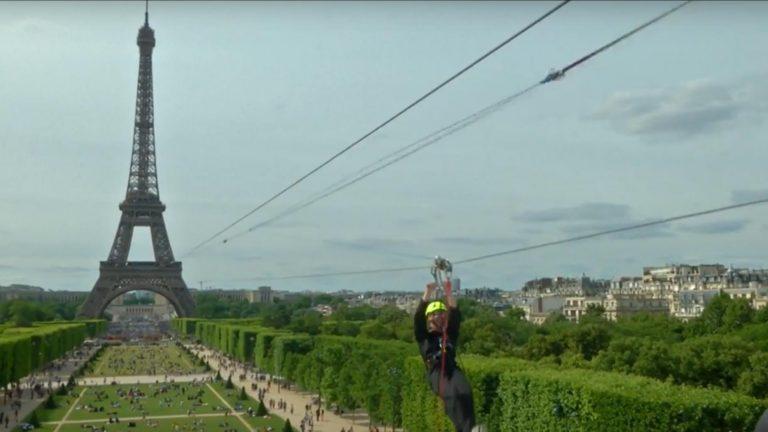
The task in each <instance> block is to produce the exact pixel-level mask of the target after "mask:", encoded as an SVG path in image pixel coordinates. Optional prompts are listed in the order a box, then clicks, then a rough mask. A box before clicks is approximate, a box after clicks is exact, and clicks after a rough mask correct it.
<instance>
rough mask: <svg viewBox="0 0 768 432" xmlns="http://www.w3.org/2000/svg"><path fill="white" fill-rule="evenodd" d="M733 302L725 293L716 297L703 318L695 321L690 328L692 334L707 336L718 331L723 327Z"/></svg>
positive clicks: (703, 313)
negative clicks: (725, 316) (724, 319)
mask: <svg viewBox="0 0 768 432" xmlns="http://www.w3.org/2000/svg"><path fill="white" fill-rule="evenodd" d="M731 301H732V300H731V298H730V297H729V296H728V294H725V293H720V294H718V295H716V296H714V297H713V298H712V300H710V302H709V304H708V305H707V306H706V307H705V308H704V311H703V312H702V313H701V316H700V317H698V318H696V319H695V320H694V322H693V323H692V325H691V326H690V332H691V333H693V334H694V335H705V334H710V333H715V332H716V331H718V330H719V329H720V327H722V326H723V316H724V315H725V311H726V309H728V305H729V304H730V303H731Z"/></svg>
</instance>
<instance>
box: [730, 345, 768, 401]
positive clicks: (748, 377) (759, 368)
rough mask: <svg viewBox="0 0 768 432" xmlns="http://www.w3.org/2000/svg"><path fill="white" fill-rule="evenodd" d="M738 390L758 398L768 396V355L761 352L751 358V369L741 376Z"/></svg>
mask: <svg viewBox="0 0 768 432" xmlns="http://www.w3.org/2000/svg"><path fill="white" fill-rule="evenodd" d="M736 388H737V389H738V391H740V392H741V393H744V394H747V395H750V396H753V397H756V398H760V399H764V398H765V397H766V396H768V353H764V352H759V353H755V354H753V355H752V356H750V357H749V367H748V368H747V369H746V370H745V371H744V372H742V373H741V375H740V376H739V381H738V384H737V387H736Z"/></svg>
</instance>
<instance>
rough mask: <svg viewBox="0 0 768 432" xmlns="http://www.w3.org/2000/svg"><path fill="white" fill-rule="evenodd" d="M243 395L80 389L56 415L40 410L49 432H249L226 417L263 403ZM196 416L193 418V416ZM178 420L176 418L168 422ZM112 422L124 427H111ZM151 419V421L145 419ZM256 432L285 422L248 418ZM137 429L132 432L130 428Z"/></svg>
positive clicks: (216, 388)
mask: <svg viewBox="0 0 768 432" xmlns="http://www.w3.org/2000/svg"><path fill="white" fill-rule="evenodd" d="M238 396H239V391H237V390H228V389H226V388H225V386H224V383H214V384H200V383H197V384H193V383H175V384H142V385H127V384H126V385H106V386H88V387H76V388H75V389H73V390H72V391H71V392H70V394H68V395H66V396H56V397H55V398H56V401H57V404H58V405H59V406H57V407H56V408H55V409H45V408H43V407H41V408H39V409H38V410H37V416H38V419H39V420H40V422H42V423H43V428H42V429H37V430H42V431H44V432H53V431H54V430H55V428H56V426H57V425H56V424H55V423H57V422H61V421H64V423H63V424H62V425H61V427H60V428H59V431H58V432H74V431H80V432H82V431H83V430H87V431H90V430H92V427H93V426H96V427H103V426H105V425H106V427H107V431H109V432H112V431H144V430H152V431H160V432H164V431H218V430H221V431H225V430H229V431H230V432H235V431H241V430H242V431H248V430H249V429H248V428H246V427H245V425H244V424H243V422H242V421H240V420H239V419H238V418H237V417H235V416H234V415H232V414H229V415H228V416H225V412H226V411H228V409H227V405H229V406H231V407H232V408H234V409H235V410H236V411H237V412H238V413H244V412H245V411H246V410H247V409H248V408H249V407H251V408H253V409H254V410H255V409H256V407H257V404H258V403H257V402H256V401H254V400H253V399H251V398H248V399H247V400H244V401H243V400H240V399H239V397H238ZM190 412H191V414H192V416H190V415H189V413H190ZM167 416H178V417H174V418H163V417H167ZM110 417H113V418H114V417H117V418H119V419H120V423H112V424H109V423H108V420H109V418H110ZM142 417H145V418H142ZM242 419H243V421H245V422H246V423H247V424H248V425H249V426H250V427H251V428H254V429H256V430H259V429H260V428H266V427H268V426H271V427H272V428H273V429H275V430H280V428H282V425H283V421H284V420H283V419H281V418H280V417H278V416H274V415H270V416H268V417H266V418H261V417H250V416H248V415H246V414H243V416H242ZM130 422H134V423H135V424H136V425H135V426H134V427H130V426H129V423H130Z"/></svg>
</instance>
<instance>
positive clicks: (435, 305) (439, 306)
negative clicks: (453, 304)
mask: <svg viewBox="0 0 768 432" xmlns="http://www.w3.org/2000/svg"><path fill="white" fill-rule="evenodd" d="M444 310H448V309H446V308H445V303H443V302H441V301H433V302H432V303H430V304H429V305H427V311H426V313H424V316H429V314H431V313H434V312H438V311H444Z"/></svg>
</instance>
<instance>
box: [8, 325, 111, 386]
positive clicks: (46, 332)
mask: <svg viewBox="0 0 768 432" xmlns="http://www.w3.org/2000/svg"><path fill="white" fill-rule="evenodd" d="M106 326H107V324H106V322H105V321H102V320H88V321H72V322H66V323H63V322H47V323H36V324H34V325H33V326H32V327H6V328H4V329H3V331H2V334H0V386H5V385H7V384H8V383H12V382H16V381H18V380H19V379H21V378H23V377H25V376H27V375H29V374H30V373H32V372H33V371H36V370H38V369H40V368H42V367H43V366H45V365H46V364H47V363H48V362H50V361H52V360H55V359H57V358H59V357H61V356H63V355H64V354H65V353H66V352H67V351H69V350H71V349H72V348H75V347H77V346H78V345H80V344H81V343H82V342H83V341H84V340H85V338H86V337H88V336H96V335H98V334H100V333H102V332H103V331H105V330H106Z"/></svg>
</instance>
